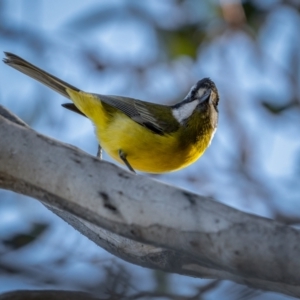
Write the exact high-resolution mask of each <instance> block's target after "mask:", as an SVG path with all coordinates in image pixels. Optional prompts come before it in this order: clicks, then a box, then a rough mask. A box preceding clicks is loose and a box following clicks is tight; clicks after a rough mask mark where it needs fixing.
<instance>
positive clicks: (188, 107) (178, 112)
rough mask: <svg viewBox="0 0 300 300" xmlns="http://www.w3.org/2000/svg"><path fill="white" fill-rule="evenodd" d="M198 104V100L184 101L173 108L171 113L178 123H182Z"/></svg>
mask: <svg viewBox="0 0 300 300" xmlns="http://www.w3.org/2000/svg"><path fill="white" fill-rule="evenodd" d="M198 104H199V101H198V100H194V101H192V102H188V103H184V104H183V105H181V106H180V107H178V108H175V109H173V110H172V114H173V116H174V118H175V119H176V120H177V121H178V122H179V123H182V122H183V121H184V120H185V119H187V118H188V117H190V116H191V115H192V113H193V111H194V110H195V108H196V107H197V105H198Z"/></svg>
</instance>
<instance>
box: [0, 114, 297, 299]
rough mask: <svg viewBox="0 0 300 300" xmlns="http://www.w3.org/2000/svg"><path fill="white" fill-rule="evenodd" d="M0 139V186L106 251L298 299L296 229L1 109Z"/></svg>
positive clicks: (151, 264)
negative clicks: (89, 150) (112, 159)
mask: <svg viewBox="0 0 300 300" xmlns="http://www.w3.org/2000/svg"><path fill="white" fill-rule="evenodd" d="M0 113H1V110H0ZM10 119H11V120H13V118H10ZM0 137H1V139H0V187H2V188H5V189H9V190H12V191H15V192H17V193H21V194H24V195H28V196H31V197H34V198H36V199H39V200H40V201H42V202H43V203H44V204H45V205H46V206H47V207H48V208H49V209H50V210H52V211H53V212H54V213H56V214H57V215H59V216H60V217H61V218H63V219H64V220H66V221H67V222H68V223H70V224H71V225H72V226H73V227H75V228H76V229H77V230H79V231H80V232H82V233H83V234H84V235H86V236H87V237H89V238H90V239H91V240H93V241H94V242H95V243H97V244H98V245H99V246H101V247H103V248H105V249H106V250H108V251H109V252H111V253H113V254H114V255H116V256H119V257H121V258H123V259H125V260H127V261H130V262H132V263H135V264H138V265H141V266H145V267H149V268H155V269H161V270H164V271H168V272H174V273H180V274H185V275H189V276H195V277H205V278H216V279H229V280H233V281H235V282H238V283H244V284H246V285H249V286H251V287H255V288H261V289H264V290H272V291H277V292H282V293H285V294H289V295H293V296H300V273H299V270H300V259H299V250H300V246H299V241H300V232H299V231H298V230H296V229H294V228H292V227H289V226H285V225H282V224H280V223H277V222H275V221H273V220H270V219H266V218H262V217H258V216H254V215H251V214H247V213H243V212H240V211H238V210H235V209H233V208H230V207H228V206H225V205H223V204H221V203H218V202H215V201H214V200H212V199H210V198H208V197H203V196H199V195H195V194H192V193H190V192H188V191H185V190H182V189H178V188H175V187H172V186H169V185H166V184H163V183H160V182H157V181H154V180H152V179H149V178H147V177H146V176H142V175H134V174H131V173H129V172H127V171H126V170H123V169H120V168H118V167H117V166H115V165H113V164H110V163H108V162H105V161H100V160H98V159H97V158H95V157H93V156H90V155H88V154H86V153H84V152H83V151H81V150H79V149H77V148H75V147H73V146H70V145H66V144H63V143H60V142H58V141H56V140H53V139H50V138H48V137H45V136H43V135H41V134H39V133H37V132H35V131H34V130H32V129H30V128H28V127H26V126H20V125H18V124H15V123H13V122H12V121H10V120H8V119H7V115H6V116H4V117H3V116H0Z"/></svg>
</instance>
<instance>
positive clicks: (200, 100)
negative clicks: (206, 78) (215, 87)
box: [199, 89, 211, 103]
mask: <svg viewBox="0 0 300 300" xmlns="http://www.w3.org/2000/svg"><path fill="white" fill-rule="evenodd" d="M210 94H211V89H208V90H207V91H206V92H205V93H204V94H203V95H202V96H201V97H200V98H199V103H203V102H205V101H208V100H209V98H210Z"/></svg>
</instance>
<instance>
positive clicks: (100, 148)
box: [97, 144, 102, 160]
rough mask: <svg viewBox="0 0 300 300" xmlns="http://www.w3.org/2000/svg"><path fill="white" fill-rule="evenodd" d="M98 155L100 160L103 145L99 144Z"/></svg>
mask: <svg viewBox="0 0 300 300" xmlns="http://www.w3.org/2000/svg"><path fill="white" fill-rule="evenodd" d="M97 157H98V158H99V159H100V160H101V159H102V147H101V146H100V144H98V151H97Z"/></svg>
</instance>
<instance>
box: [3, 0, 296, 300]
mask: <svg viewBox="0 0 300 300" xmlns="http://www.w3.org/2000/svg"><path fill="white" fill-rule="evenodd" d="M299 11H300V1H299V0H265V1H260V0H256V1H254V0H252V1H251V0H248V1H239V0H235V1H226V0H206V1H204V0H203V1H197V0H164V1H161V0H145V1H138V0H127V1H125V0H102V1H97V0H85V1H81V0H59V1H58V0H57V1H46V0H31V1H25V0H14V1H9V0H2V1H0V51H9V52H12V53H15V54H17V55H20V56H21V57H23V58H25V59H26V60H29V61H30V62H32V63H34V64H36V65H37V66H40V67H41V68H43V69H45V70H47V71H48V72H50V73H52V74H54V75H56V76H58V77H60V78H61V79H63V80H65V81H67V82H69V83H71V84H72V85H74V86H77V87H79V88H81V89H83V90H85V91H91V92H96V93H97V92H98V93H102V94H114V95H123V96H129V97H134V98H140V99H143V100H146V101H151V102H156V103H164V104H173V103H175V102H177V101H180V100H182V99H183V97H184V96H185V95H186V93H187V92H188V91H189V89H190V87H191V86H192V85H193V84H195V83H196V82H197V80H199V79H201V78H203V77H210V78H211V79H212V80H213V81H214V82H215V83H216V85H217V87H218V89H219V93H220V97H221V101H220V105H219V111H220V119H219V127H218V131H217V133H216V135H215V138H214V140H213V142H212V144H211V146H210V148H209V149H208V150H207V151H206V153H205V154H204V156H203V157H202V158H201V159H200V160H199V161H198V162H196V163H195V164H194V165H192V166H190V167H188V168H186V169H184V170H182V171H179V172H176V173H170V174H165V175H160V176H157V175H156V176H153V177H155V178H156V179H157V180H160V181H163V182H167V183H170V184H172V185H176V186H179V187H182V188H184V189H188V190H190V191H193V192H196V193H198V194H203V195H206V196H212V197H213V198H214V199H216V200H217V201H220V202H223V203H225V204H227V205H230V206H232V207H235V208H238V209H240V210H243V211H246V212H250V213H254V214H258V215H261V216H266V217H270V218H273V219H276V220H279V221H281V222H284V223H286V224H290V225H292V226H298V225H299V223H300V137H299V132H300V131H299V128H300V35H299V28H300V15H299ZM2 57H3V55H2ZM65 102H66V99H64V98H63V97H61V96H60V95H59V94H57V93H54V92H53V91H51V90H50V89H48V88H46V87H44V86H42V85H41V84H39V83H37V82H36V81H34V80H32V79H30V78H29V77H26V76H25V75H23V74H21V73H19V72H17V71H15V70H14V69H12V68H9V67H8V66H6V65H4V64H0V104H1V105H3V106H5V107H7V108H8V109H10V110H11V111H12V112H13V113H15V114H16V115H18V116H19V117H20V118H21V119H23V120H24V121H25V122H26V123H28V124H29V125H30V126H31V127H33V128H34V129H35V130H37V131H38V132H41V133H43V134H45V135H48V136H51V137H53V138H55V139H57V140H60V141H62V142H66V143H70V144H72V145H76V146H77V147H79V148H81V149H83V150H84V151H86V152H89V153H91V154H96V151H97V141H96V139H95V136H94V131H93V126H92V125H91V123H90V122H89V121H88V120H87V119H85V118H83V117H81V116H79V115H76V114H74V113H72V112H70V111H67V110H65V109H63V108H62V107H61V106H60V104H62V103H65ZM104 159H107V160H109V158H108V157H107V156H106V155H105V154H104ZM147 176H151V175H147ZM262 242H263V241H262ZM16 289H72V290H83V291H90V292H95V293H97V294H98V295H99V296H105V295H106V296H107V295H109V294H112V293H117V294H121V295H122V297H123V299H125V296H129V295H137V294H138V293H142V292H143V293H146V294H145V295H148V298H147V297H146V296H144V298H142V297H140V298H136V299H150V298H151V297H150V296H149V295H152V298H154V297H155V296H158V295H161V294H160V293H166V294H167V295H170V296H171V295H181V296H183V299H189V297H190V298H191V299H225V300H226V299H275V300H277V299H291V298H289V297H286V296H283V295H279V294H275V293H266V292H262V291H256V290H253V289H249V288H246V287H244V286H240V285H237V284H234V283H232V282H219V281H214V280H201V279H195V278H189V277H184V276H179V275H175V274H165V273H162V272H157V271H153V270H147V269H144V268H141V267H138V266H134V265H132V264H129V263H126V262H124V261H121V260H120V259H118V258H115V257H113V256H112V255H110V254H109V253H107V252H105V251H104V250H102V249H100V248H99V247H97V246H96V245H94V244H93V243H92V242H91V241H89V240H88V239H87V238H85V237H84V236H82V235H80V234H79V233H78V232H76V231H75V230H74V229H73V228H72V227H70V226H69V225H67V224H66V223H65V222H63V221H62V220H60V219H59V218H58V217H57V216H55V215H54V214H52V213H51V212H50V211H48V210H47V209H46V208H45V207H44V206H43V205H42V204H40V203H39V202H38V201H36V200H34V199H30V198H27V197H24V196H21V195H17V194H14V193H12V192H9V191H4V190H0V292H4V291H10V290H16ZM147 293H148V294H147ZM192 297H194V298H192ZM152 298H151V299H152ZM156 299H168V297H166V296H165V297H160V298H156Z"/></svg>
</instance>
